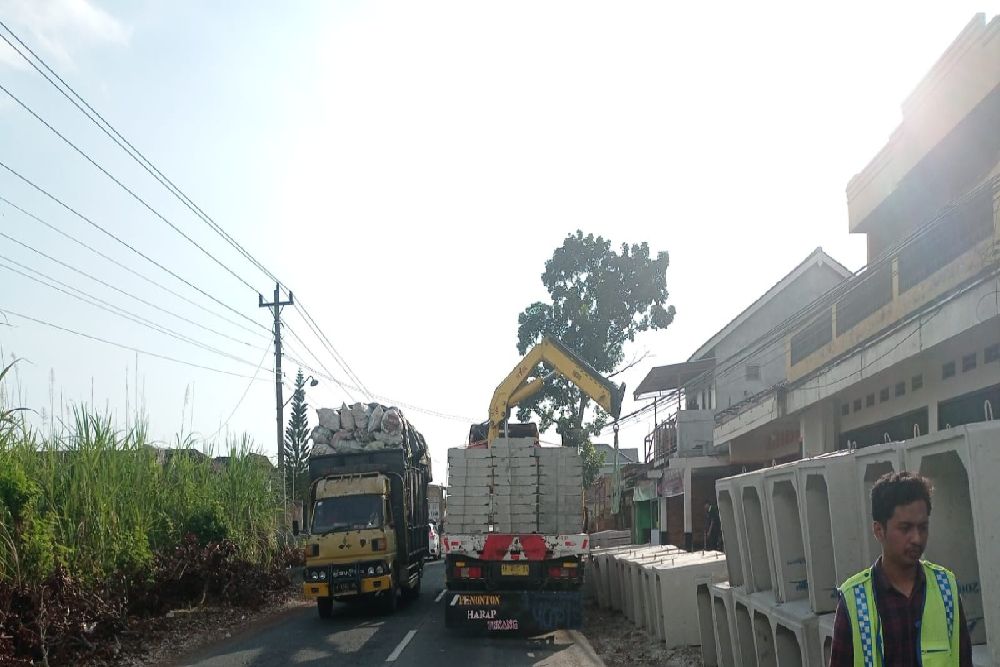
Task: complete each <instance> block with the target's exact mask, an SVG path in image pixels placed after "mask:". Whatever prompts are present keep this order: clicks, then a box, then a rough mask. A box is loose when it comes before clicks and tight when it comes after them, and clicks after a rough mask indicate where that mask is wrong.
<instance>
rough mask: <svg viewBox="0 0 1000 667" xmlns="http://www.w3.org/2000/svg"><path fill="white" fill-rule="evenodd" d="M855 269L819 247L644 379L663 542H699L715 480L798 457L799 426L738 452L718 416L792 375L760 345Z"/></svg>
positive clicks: (641, 392)
mask: <svg viewBox="0 0 1000 667" xmlns="http://www.w3.org/2000/svg"><path fill="white" fill-rule="evenodd" d="M851 275H852V274H851V272H850V271H849V270H848V269H846V268H845V267H844V266H843V265H841V264H840V263H839V262H837V261H836V260H835V259H833V258H832V257H830V256H829V255H828V254H827V253H825V252H824V251H823V249H822V248H817V249H816V250H814V251H813V252H812V253H810V255H809V256H808V257H806V258H805V260H803V261H802V262H801V263H800V264H799V265H798V266H796V267H795V268H794V269H792V271H790V272H789V273H788V274H787V275H786V276H785V277H784V278H782V279H781V280H779V281H778V282H777V283H776V284H775V285H774V286H773V287H771V289H769V290H768V291H767V292H766V293H764V295H762V296H761V297H760V298H759V299H757V300H756V301H755V302H754V303H752V304H751V305H750V306H749V307H748V308H747V309H746V310H744V311H743V312H741V313H740V314H739V315H737V316H736V317H735V318H734V319H733V320H732V321H731V322H729V324H727V325H726V326H725V327H723V328H722V330H720V331H719V332H718V333H716V334H715V335H714V336H712V337H711V338H710V339H709V340H707V341H706V342H705V343H704V344H703V345H701V346H700V347H699V348H698V349H697V350H696V351H695V353H694V354H692V355H691V357H690V358H689V359H688V361H687V362H683V363H677V364H671V365H669V366H659V367H655V368H653V369H651V370H650V371H649V373H648V374H647V375H646V377H645V378H644V379H643V380H642V382H641V383H640V384H639V387H638V388H637V389H636V390H635V393H634V397H635V399H636V400H641V399H653V401H654V410H655V414H656V419H655V422H656V427H655V428H654V430H653V431H652V432H651V433H650V434H649V435H648V436H647V437H646V446H647V448H649V449H651V450H652V452H653V464H654V468H655V469H656V470H658V471H659V473H658V480H657V484H656V493H655V496H654V499H653V500H654V502H655V503H656V504H657V512H658V522H657V523H658V525H659V526H660V530H661V531H664V532H665V533H666V535H665V536H661V541H662V542H665V543H670V544H677V545H686V546H687V547H688V548H693V547H694V546H700V545H701V542H702V539H703V530H704V525H703V519H704V511H703V509H702V508H703V505H704V503H705V502H706V501H711V502H714V497H715V480H716V479H718V478H720V477H724V476H726V475H729V474H732V473H733V472H738V471H739V470H740V469H742V467H743V466H750V467H760V466H763V465H768V464H770V463H771V462H772V461H773V460H781V459H785V458H787V457H791V456H797V455H798V449H799V448H798V432H797V429H794V432H792V430H789V432H788V433H785V434H783V435H782V436H781V437H780V438H774V439H771V440H769V441H768V442H766V443H762V446H761V447H760V448H759V449H758V450H754V451H749V452H745V451H744V452H740V454H741V456H738V457H734V456H732V452H730V450H729V447H728V445H729V443H728V442H727V441H721V442H717V441H716V440H715V435H714V432H715V428H716V421H717V418H718V415H720V414H723V413H726V412H731V411H733V410H738V409H739V406H741V405H745V404H747V403H749V402H752V401H754V400H756V399H757V397H759V396H761V395H762V394H766V393H767V392H768V391H770V390H771V388H773V387H775V386H780V385H781V384H782V383H784V382H785V381H786V379H787V377H786V372H787V368H786V364H785V359H784V358H783V357H782V356H781V355H776V354H775V353H774V352H773V351H771V350H769V349H767V348H766V347H764V348H761V347H760V344H761V343H762V342H765V341H767V340H768V337H769V336H773V335H775V333H776V332H780V331H782V328H781V327H782V325H781V324H780V323H783V322H787V321H789V320H790V319H791V318H793V317H794V316H795V315H796V314H797V313H799V312H801V311H802V310H803V309H804V308H807V307H808V306H809V304H811V303H812V302H814V301H815V300H816V299H817V298H819V297H820V296H822V295H824V294H827V293H828V292H829V291H830V290H832V289H834V288H836V287H837V286H838V285H840V284H842V283H843V282H844V281H845V280H847V279H848V278H850V277H851ZM776 325H777V326H776ZM661 406H662V407H661ZM661 415H662V419H661ZM734 464H735V465H734Z"/></svg>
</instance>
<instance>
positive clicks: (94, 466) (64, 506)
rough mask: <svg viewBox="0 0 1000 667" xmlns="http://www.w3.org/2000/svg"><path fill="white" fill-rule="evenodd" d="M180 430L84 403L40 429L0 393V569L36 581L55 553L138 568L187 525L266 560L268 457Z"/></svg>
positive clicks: (95, 573)
mask: <svg viewBox="0 0 1000 667" xmlns="http://www.w3.org/2000/svg"><path fill="white" fill-rule="evenodd" d="M9 369H10V367H9V366H8V367H7V369H4V371H3V372H0V383H2V381H3V376H4V373H6V372H9ZM178 442H179V443H181V444H186V445H188V446H187V447H182V448H169V449H161V448H156V447H154V446H152V443H151V441H150V438H149V434H148V432H147V428H146V425H145V423H144V422H142V421H139V422H138V423H137V424H135V425H132V426H130V427H128V428H124V429H119V428H116V426H115V425H114V423H113V421H112V419H111V418H110V417H109V416H107V415H103V414H100V413H98V412H96V411H94V410H93V409H92V408H89V407H76V408H74V409H73V411H72V417H71V419H70V423H68V424H64V425H63V426H62V428H61V429H60V430H59V431H53V432H52V433H50V434H47V435H44V436H43V435H41V434H39V433H38V432H37V431H35V430H33V429H32V428H30V426H28V424H27V422H26V420H24V419H22V418H21V415H20V413H18V412H15V411H14V410H13V409H12V408H11V407H6V408H5V407H4V405H3V404H2V402H0V580H3V579H13V580H15V581H18V582H25V583H30V582H33V581H38V580H40V579H42V578H44V577H45V576H47V575H48V574H50V573H51V571H52V569H53V568H54V567H55V566H56V565H63V566H65V567H66V568H67V569H68V570H69V571H70V572H71V573H73V574H74V575H75V576H78V577H80V578H82V579H84V580H90V581H99V580H101V579H102V578H105V577H107V576H109V575H111V574H113V573H122V572H124V573H129V574H139V575H141V574H142V573H143V572H144V571H148V569H149V567H150V566H151V564H152V561H153V554H154V553H155V552H158V551H164V550H168V549H170V548H172V547H174V546H175V545H178V544H179V543H180V542H181V540H182V539H183V537H184V536H185V535H186V534H189V533H194V534H195V535H197V536H198V537H199V538H200V539H203V540H205V541H208V540H216V539H222V538H228V539H230V540H232V541H233V542H234V543H235V544H236V546H237V549H238V551H239V555H240V556H241V557H243V558H245V559H246V560H248V561H251V562H265V561H267V560H268V559H269V558H270V557H271V556H272V555H273V554H274V553H275V549H276V543H275V541H276V535H277V529H278V522H279V518H280V516H281V505H282V504H281V484H280V479H279V478H278V476H277V475H276V473H275V472H274V471H273V469H272V468H271V466H270V465H269V464H267V463H266V459H265V458H264V457H263V456H260V455H259V454H257V453H256V452H255V451H254V449H253V444H252V442H251V441H250V439H249V438H247V437H245V436H244V437H243V438H236V439H231V440H229V441H228V442H226V443H225V450H226V451H225V452H224V453H225V455H227V456H228V459H226V460H224V461H223V462H221V463H220V462H216V461H213V459H212V458H211V457H210V456H206V455H205V454H203V453H201V451H199V450H198V449H197V448H196V447H194V446H193V445H195V444H197V443H195V442H193V441H192V439H191V438H190V437H189V438H186V439H182V438H180V437H178Z"/></svg>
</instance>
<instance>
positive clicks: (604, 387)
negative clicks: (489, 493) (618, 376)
mask: <svg viewBox="0 0 1000 667" xmlns="http://www.w3.org/2000/svg"><path fill="white" fill-rule="evenodd" d="M542 362H544V363H546V364H548V365H549V366H551V367H552V369H553V371H552V373H553V374H555V373H558V374H559V375H562V376H563V377H564V378H566V379H567V380H569V381H570V382H572V383H573V384H575V385H576V386H577V387H579V388H580V390H581V391H582V392H583V393H585V394H586V395H587V396H589V397H590V398H591V399H592V400H593V401H594V402H595V403H597V404H598V405H600V406H601V407H602V408H604V411H605V412H607V413H608V414H609V415H611V416H612V417H613V418H615V419H618V416H619V415H620V414H621V409H622V399H623V398H624V397H625V385H624V384H622V385H621V386H617V385H615V384H614V383H613V382H611V381H610V380H608V379H607V378H606V377H604V376H603V375H601V374H600V373H598V372H597V371H596V370H594V368H593V367H591V366H590V364H588V363H587V362H586V361H584V360H583V359H581V358H580V357H579V356H577V354H576V353H575V352H573V351H572V350H571V349H569V348H568V347H566V346H565V345H563V344H562V343H561V342H559V341H558V340H556V339H554V338H548V337H546V338H543V339H542V340H541V342H539V343H538V344H537V345H535V346H534V347H533V348H531V350H530V351H529V352H528V353H527V354H526V355H524V358H523V359H521V361H520V362H518V364H517V366H515V367H514V370H512V371H511V372H510V373H509V374H508V375H507V377H506V378H504V381H503V382H501V383H500V385H499V386H498V387H497V388H496V391H495V392H493V400H492V401H490V422H489V432H488V435H487V444H488V446H491V447H492V446H493V441H494V440H496V439H497V437H499V435H500V427H501V425H502V424H503V423H504V422H505V421H506V420H507V414H508V413H509V412H510V409H511V408H513V407H514V406H516V405H517V404H519V403H520V402H521V401H524V400H525V399H527V398H529V397H531V396H534V395H535V394H537V393H538V392H539V391H541V390H542V387H544V386H545V381H546V379H548V377H549V376H546V377H541V378H533V379H532V378H531V374H532V373H533V372H534V371H535V369H536V368H537V367H538V364H540V363H542Z"/></svg>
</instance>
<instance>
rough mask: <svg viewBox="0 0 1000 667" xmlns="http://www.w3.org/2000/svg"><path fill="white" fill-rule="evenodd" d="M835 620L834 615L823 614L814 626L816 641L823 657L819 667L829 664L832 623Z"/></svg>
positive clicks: (831, 644) (831, 650)
mask: <svg viewBox="0 0 1000 667" xmlns="http://www.w3.org/2000/svg"><path fill="white" fill-rule="evenodd" d="M836 619H837V615H836V614H823V615H822V616H820V617H819V621H818V622H817V624H816V641H817V644H818V645H819V652H820V655H821V656H822V657H823V662H821V663H820V664H821V665H829V664H830V655H831V654H832V653H833V623H834V621H835V620H836Z"/></svg>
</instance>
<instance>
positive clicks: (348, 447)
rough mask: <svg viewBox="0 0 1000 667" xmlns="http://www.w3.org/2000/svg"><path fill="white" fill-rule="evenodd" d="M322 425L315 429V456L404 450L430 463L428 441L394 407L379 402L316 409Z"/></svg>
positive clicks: (409, 454)
mask: <svg viewBox="0 0 1000 667" xmlns="http://www.w3.org/2000/svg"><path fill="white" fill-rule="evenodd" d="M316 414H317V416H318V418H319V425H318V426H317V427H316V428H314V429H313V430H312V434H311V435H310V437H311V438H312V441H313V447H312V452H311V455H312V456H321V455H324V454H338V453H342V452H363V451H375V450H380V449H403V450H405V451H406V455H407V458H408V459H410V460H411V461H423V462H424V463H425V464H427V463H429V458H428V454H427V442H426V441H425V440H424V436H423V435H421V434H420V432H419V431H417V430H416V429H415V428H413V426H412V425H411V424H410V423H409V422H408V421H407V420H406V418H405V417H404V416H403V413H402V412H401V411H400V410H399V409H398V408H394V407H389V406H385V405H380V404H378V403H368V404H365V403H355V404H354V405H351V406H348V405H347V404H343V405H341V406H340V408H339V409H333V408H319V409H318V410H316Z"/></svg>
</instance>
